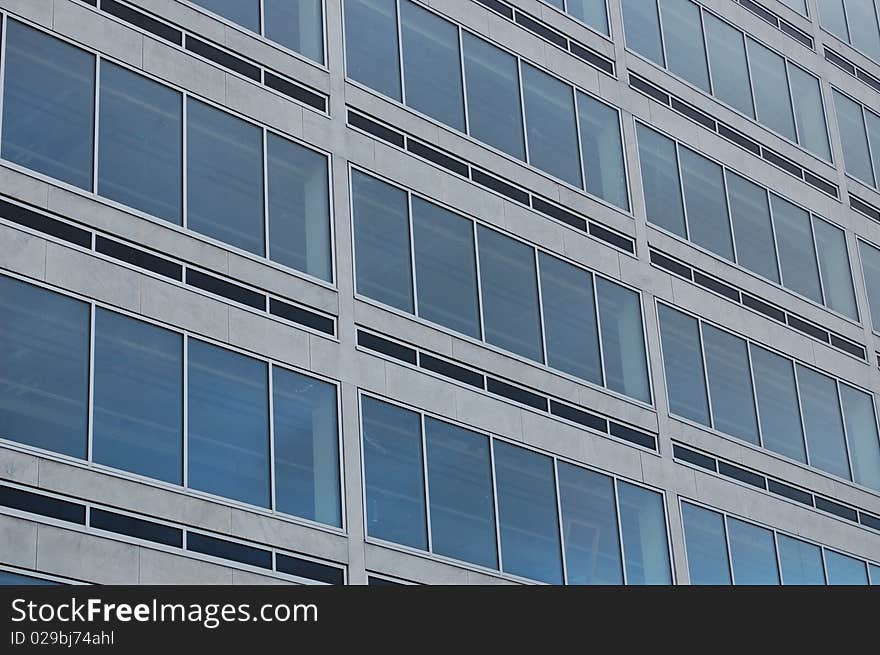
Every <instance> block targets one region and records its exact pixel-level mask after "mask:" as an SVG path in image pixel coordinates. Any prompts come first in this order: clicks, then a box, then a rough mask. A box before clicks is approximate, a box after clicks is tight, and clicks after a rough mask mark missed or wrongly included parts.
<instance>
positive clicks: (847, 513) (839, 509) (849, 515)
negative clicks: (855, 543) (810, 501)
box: [816, 496, 859, 523]
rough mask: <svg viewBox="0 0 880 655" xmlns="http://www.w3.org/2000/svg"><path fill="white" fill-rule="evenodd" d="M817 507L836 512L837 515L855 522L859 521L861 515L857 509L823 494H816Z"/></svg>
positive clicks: (832, 512) (830, 512) (831, 512)
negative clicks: (824, 496)
mask: <svg viewBox="0 0 880 655" xmlns="http://www.w3.org/2000/svg"><path fill="white" fill-rule="evenodd" d="M816 509H821V510H822V511H824V512H828V513H829V514H834V515H835V516H839V517H840V518H842V519H846V520H848V521H853V522H855V523H858V522H859V515H858V512H856V510H854V509H852V508H851V507H846V506H845V505H841V504H840V503H835V502H834V501H833V500H828V499H827V498H823V497H822V496H816Z"/></svg>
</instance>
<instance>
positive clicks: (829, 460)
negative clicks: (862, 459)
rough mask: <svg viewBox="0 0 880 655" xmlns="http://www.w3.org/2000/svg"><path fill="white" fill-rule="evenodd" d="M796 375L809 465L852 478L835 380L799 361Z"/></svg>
mask: <svg viewBox="0 0 880 655" xmlns="http://www.w3.org/2000/svg"><path fill="white" fill-rule="evenodd" d="M797 379H798V388H799V390H800V394H801V409H802V411H803V415H804V430H805V432H806V434H807V450H808V452H809V453H810V465H811V466H815V467H816V468H820V469H822V470H823V471H828V472H829V473H833V474H834V475H839V476H840V477H842V478H846V479H847V480H851V479H852V478H851V477H850V474H849V464H848V463H847V457H846V442H845V440H844V437H843V421H842V420H841V416H840V405H839V402H838V399H837V384H836V383H835V381H834V380H833V379H832V378H830V377H828V376H827V375H822V374H821V373H818V372H817V371H814V370H812V369H809V368H806V367H804V366H801V365H800V364H798V365H797Z"/></svg>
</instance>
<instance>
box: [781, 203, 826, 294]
mask: <svg viewBox="0 0 880 655" xmlns="http://www.w3.org/2000/svg"><path fill="white" fill-rule="evenodd" d="M770 208H771V210H772V211H773V222H774V223H775V225H776V246H777V248H779V263H780V267H781V268H782V284H784V285H785V286H786V287H788V288H789V289H791V290H792V291H795V292H797V293H799V294H801V295H802V296H806V297H807V298H809V299H810V300H813V301H815V302H817V303H821V302H822V289H821V287H820V286H819V268H818V265H817V263H816V251H815V249H814V247H813V234H812V229H811V227H810V215H809V214H808V213H807V212H806V211H804V210H803V209H801V208H800V207H797V206H795V205H793V204H791V203H790V202H788V201H787V200H783V199H782V198H780V197H779V196H775V195H773V194H772V193H771V194H770Z"/></svg>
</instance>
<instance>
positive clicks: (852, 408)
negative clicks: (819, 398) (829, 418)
mask: <svg viewBox="0 0 880 655" xmlns="http://www.w3.org/2000/svg"><path fill="white" fill-rule="evenodd" d="M840 402H841V405H842V406H843V422H844V426H845V427H846V439H847V443H848V444H849V454H850V461H851V462H852V469H853V480H855V481H856V482H857V483H859V484H863V485H865V486H866V487H870V488H871V489H876V490H877V491H880V440H878V435H877V419H876V417H875V415H874V399H873V397H872V396H871V395H870V394H867V393H865V392H864V391H859V390H858V389H855V388H854V387H851V386H849V385H848V384H841V385H840Z"/></svg>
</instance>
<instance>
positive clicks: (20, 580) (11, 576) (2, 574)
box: [0, 571, 61, 587]
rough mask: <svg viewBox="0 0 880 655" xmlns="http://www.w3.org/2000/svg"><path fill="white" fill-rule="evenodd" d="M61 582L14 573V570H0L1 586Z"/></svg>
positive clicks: (54, 583)
mask: <svg viewBox="0 0 880 655" xmlns="http://www.w3.org/2000/svg"><path fill="white" fill-rule="evenodd" d="M57 584H61V583H59V582H54V581H52V580H44V579H43V578H34V577H32V576H29V575H22V574H21V573H13V572H12V571H0V587H8V586H13V585H28V586H31V585H57Z"/></svg>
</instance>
